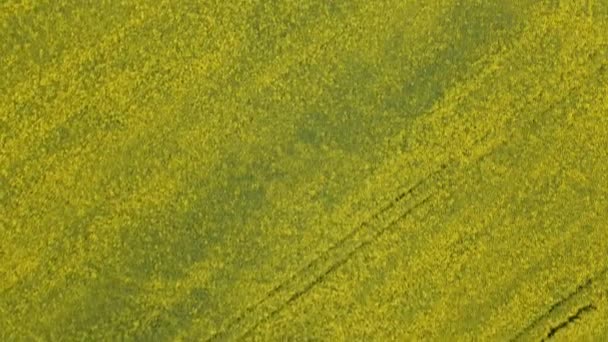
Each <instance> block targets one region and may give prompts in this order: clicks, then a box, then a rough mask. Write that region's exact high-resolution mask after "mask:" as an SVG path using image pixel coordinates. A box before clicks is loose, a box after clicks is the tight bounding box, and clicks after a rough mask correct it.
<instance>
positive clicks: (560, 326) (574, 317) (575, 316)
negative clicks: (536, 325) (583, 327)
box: [542, 304, 597, 341]
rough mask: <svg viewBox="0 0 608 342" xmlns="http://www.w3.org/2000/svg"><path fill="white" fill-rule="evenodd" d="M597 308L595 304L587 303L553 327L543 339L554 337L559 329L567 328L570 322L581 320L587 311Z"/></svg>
mask: <svg viewBox="0 0 608 342" xmlns="http://www.w3.org/2000/svg"><path fill="white" fill-rule="evenodd" d="M596 309H597V307H596V306H595V305H593V304H587V305H585V306H583V307H582V308H580V309H578V310H577V311H576V312H575V313H574V314H573V315H571V316H569V317H568V318H567V319H566V320H565V321H563V322H561V323H560V324H558V325H556V326H555V327H552V328H551V330H549V333H548V334H547V337H546V338H543V339H542V341H546V340H547V339H550V338H552V337H553V336H554V335H555V334H556V333H557V332H558V331H560V330H561V329H564V328H566V327H567V326H568V325H570V323H574V322H576V321H577V320H579V319H580V318H581V315H582V314H584V313H587V312H589V311H593V310H596Z"/></svg>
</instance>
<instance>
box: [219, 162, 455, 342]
mask: <svg viewBox="0 0 608 342" xmlns="http://www.w3.org/2000/svg"><path fill="white" fill-rule="evenodd" d="M446 167H447V166H446V165H442V166H441V168H439V169H438V170H436V171H434V172H432V173H430V174H429V175H427V176H426V177H423V178H422V179H421V180H419V181H418V182H416V183H415V184H414V185H412V186H410V187H409V188H407V189H406V190H405V191H402V192H400V193H399V194H398V195H397V196H395V197H394V198H393V199H392V200H390V202H389V203H387V204H385V205H383V206H382V207H381V208H380V209H379V210H378V211H376V212H375V213H374V214H373V215H372V216H371V217H370V218H369V219H367V220H366V221H364V222H363V223H361V224H359V225H357V226H356V228H354V229H353V230H351V231H350V232H349V233H348V234H346V235H344V236H343V237H342V238H341V239H340V240H338V241H337V242H336V243H335V244H334V245H333V246H332V247H330V248H328V249H327V250H325V251H324V252H322V253H320V254H319V255H317V257H315V258H314V259H313V260H312V261H310V262H309V263H308V264H306V265H305V266H304V267H303V268H301V269H300V270H299V271H298V272H296V273H294V274H293V275H292V276H291V277H289V278H288V279H287V280H285V281H283V282H282V283H281V284H279V285H277V286H276V287H275V288H273V289H272V290H270V291H269V292H268V293H267V294H266V295H265V296H264V297H263V298H262V299H261V300H259V301H258V302H256V303H255V304H253V305H251V306H249V307H248V308H246V309H245V310H244V311H242V312H241V313H240V314H239V315H238V316H237V317H236V318H235V319H233V320H232V321H231V322H230V323H228V325H227V326H226V327H225V328H223V329H221V330H220V331H218V332H216V333H215V334H213V335H212V336H211V337H209V338H208V340H209V341H210V340H223V339H230V338H229V337H239V336H243V335H245V334H247V333H249V332H251V331H253V330H254V329H255V328H256V327H257V326H258V325H259V324H261V323H263V322H264V321H266V320H268V319H269V318H271V317H273V316H274V315H276V314H278V313H279V312H280V311H281V310H283V309H284V308H285V307H287V306H288V305H289V304H290V303H292V302H294V301H296V300H297V299H298V298H300V297H302V296H303V295H305V294H306V293H308V292H309V291H310V290H311V289H312V288H314V286H316V285H318V284H319V283H321V282H322V281H323V280H324V279H325V278H326V277H327V276H328V275H330V274H331V273H332V272H334V271H336V270H337V269H338V268H339V267H340V266H342V265H343V264H345V263H346V262H347V261H348V260H349V259H350V258H351V257H353V256H354V255H355V254H356V253H357V251H359V250H361V249H362V248H364V247H366V246H368V245H370V244H372V243H374V241H376V240H377V239H378V238H380V236H382V234H383V233H385V232H386V231H387V230H388V229H390V228H391V227H392V226H394V225H395V224H396V223H397V222H398V221H400V220H402V219H404V218H405V217H407V216H408V215H409V214H411V213H412V212H413V211H414V210H415V209H417V208H419V207H420V206H422V205H424V204H426V203H427V202H428V201H429V199H430V198H431V197H432V195H433V194H429V191H428V189H427V191H424V192H422V191H418V190H419V189H420V188H421V187H422V186H423V185H424V184H425V183H432V182H431V181H432V179H433V178H435V176H437V175H439V174H440V172H441V171H442V170H444V169H445V168H446ZM418 192H421V193H420V194H417V193H418ZM410 203H412V205H409V206H408V204H410ZM398 206H401V208H399V207H398ZM404 207H405V208H404ZM392 209H393V210H392ZM383 223H384V224H383Z"/></svg>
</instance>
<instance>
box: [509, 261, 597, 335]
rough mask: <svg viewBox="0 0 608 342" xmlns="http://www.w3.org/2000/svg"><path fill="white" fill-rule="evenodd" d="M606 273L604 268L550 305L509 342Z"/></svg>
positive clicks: (523, 333) (528, 330)
mask: <svg viewBox="0 0 608 342" xmlns="http://www.w3.org/2000/svg"><path fill="white" fill-rule="evenodd" d="M607 272H608V267H605V268H604V269H602V270H601V271H600V272H598V273H597V274H595V275H594V276H592V277H590V278H589V279H587V280H586V281H585V282H583V283H581V284H579V285H578V286H577V287H576V289H574V290H573V291H571V292H570V293H568V294H567V295H566V296H565V297H563V298H562V299H560V300H558V301H557V302H555V303H553V304H552V305H551V307H549V309H548V310H547V311H545V312H544V313H543V314H541V315H540V316H538V317H536V318H535V319H534V320H533V321H532V322H530V324H528V325H527V326H525V327H524V328H523V329H522V330H520V331H519V332H518V333H517V334H516V335H515V336H514V337H513V338H511V339H510V340H509V341H516V340H518V339H519V338H521V337H522V336H524V335H525V334H527V333H529V332H530V331H532V329H534V328H535V327H537V326H538V325H539V323H540V322H542V321H543V320H545V319H547V318H548V317H550V316H551V314H553V313H554V312H555V310H557V309H559V308H560V307H562V306H564V305H565V304H566V303H568V302H569V301H570V300H571V299H572V298H575V297H577V296H580V295H582V294H583V293H584V292H585V291H586V290H588V289H589V288H590V287H591V286H592V285H593V282H594V281H595V280H597V279H599V278H601V277H602V276H603V275H604V274H606V273H607Z"/></svg>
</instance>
